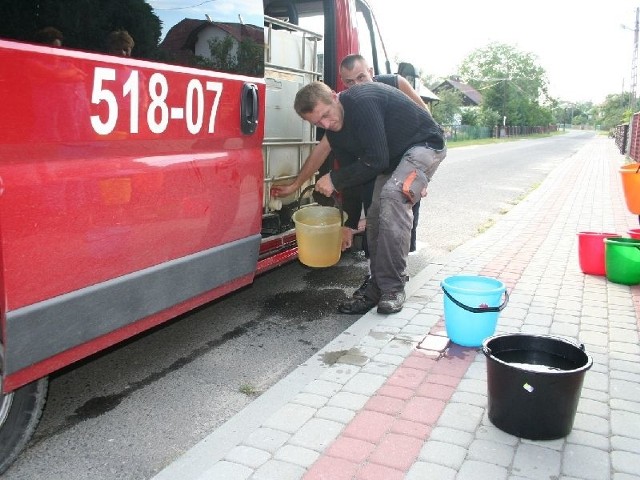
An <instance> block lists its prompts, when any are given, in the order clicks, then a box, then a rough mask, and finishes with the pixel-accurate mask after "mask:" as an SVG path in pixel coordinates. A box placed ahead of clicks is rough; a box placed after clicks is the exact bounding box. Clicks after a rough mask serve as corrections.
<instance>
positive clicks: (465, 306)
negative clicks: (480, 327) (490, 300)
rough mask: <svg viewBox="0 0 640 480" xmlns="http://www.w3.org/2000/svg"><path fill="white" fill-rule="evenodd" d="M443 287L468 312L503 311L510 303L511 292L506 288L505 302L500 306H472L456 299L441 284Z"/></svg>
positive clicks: (449, 296) (454, 301) (452, 299)
mask: <svg viewBox="0 0 640 480" xmlns="http://www.w3.org/2000/svg"><path fill="white" fill-rule="evenodd" d="M440 287H441V288H442V291H443V292H444V294H445V295H446V296H447V297H448V298H449V300H451V301H452V302H453V303H455V304H456V305H457V306H459V307H460V308H463V309H465V310H466V311H467V312H472V313H495V312H501V311H502V310H503V309H504V307H506V306H507V303H509V293H508V292H507V291H506V290H505V291H504V302H502V305H500V306H498V307H470V306H469V305H465V304H464V303H462V302H460V301H458V300H456V299H455V298H453V297H452V296H451V294H450V293H449V292H447V290H446V289H445V288H444V286H443V285H441V286H440Z"/></svg>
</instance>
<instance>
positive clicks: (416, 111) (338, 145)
mask: <svg viewBox="0 0 640 480" xmlns="http://www.w3.org/2000/svg"><path fill="white" fill-rule="evenodd" d="M294 109H295V111H296V113H297V114H298V115H300V117H302V118H303V119H304V120H306V121H308V122H309V123H311V124H312V125H315V126H317V127H321V128H323V129H325V130H326V134H325V136H326V137H327V141H328V143H329V147H330V148H331V149H332V150H333V151H334V152H335V154H336V156H337V157H338V158H339V159H340V168H339V169H333V170H331V171H330V172H329V173H327V174H325V175H323V176H322V177H320V179H318V181H317V182H316V184H315V189H316V191H318V192H320V193H321V194H323V195H325V196H327V197H328V196H330V195H331V194H332V193H333V192H334V191H336V190H337V191H340V190H342V189H344V188H349V187H352V186H355V185H360V184H362V183H366V182H368V181H369V180H371V179H373V178H375V184H374V190H373V195H372V202H371V205H370V207H369V211H368V214H367V229H366V234H367V241H368V246H369V256H370V268H371V280H370V282H368V284H367V285H366V287H365V289H364V292H363V295H362V296H354V297H352V298H351V299H348V300H347V301H345V302H343V303H341V304H340V305H339V307H338V309H339V311H340V312H342V313H348V314H363V313H365V312H367V311H368V310H370V309H371V308H373V307H374V306H376V305H377V306H378V309H377V310H378V312H379V313H385V314H388V313H396V312H399V311H400V310H402V307H403V304H404V301H405V292H404V283H405V279H404V271H405V269H406V265H407V255H408V253H409V239H410V236H411V228H412V223H413V214H412V207H413V205H414V204H415V203H416V202H417V201H418V200H419V199H420V198H421V197H424V196H425V195H426V192H427V185H428V183H429V181H430V180H431V178H432V176H433V174H434V173H435V171H436V169H437V168H438V166H439V165H440V163H441V162H442V160H443V159H444V158H445V156H446V144H445V139H444V136H443V132H442V128H441V127H440V126H439V125H438V124H437V123H436V122H435V121H434V120H433V117H432V116H431V114H430V113H429V111H428V110H427V109H426V108H423V107H419V106H418V105H416V104H415V102H413V101H411V99H409V98H408V97H407V96H406V95H404V94H403V93H401V92H400V91H398V89H396V88H393V87H390V86H388V85H384V84H382V83H380V82H368V83H363V84H360V85H355V86H353V87H351V88H349V89H348V90H345V91H344V92H341V93H340V95H338V94H337V93H335V92H333V91H332V90H331V89H330V88H329V87H328V86H327V85H325V84H324V83H322V82H312V83H310V84H308V85H306V86H304V87H303V88H302V89H300V90H299V91H298V93H297V94H296V98H295V102H294Z"/></svg>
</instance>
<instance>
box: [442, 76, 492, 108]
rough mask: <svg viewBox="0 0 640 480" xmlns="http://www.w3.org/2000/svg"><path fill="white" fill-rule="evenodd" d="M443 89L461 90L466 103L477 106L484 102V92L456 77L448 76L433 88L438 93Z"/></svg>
mask: <svg viewBox="0 0 640 480" xmlns="http://www.w3.org/2000/svg"><path fill="white" fill-rule="evenodd" d="M442 90H456V91H458V92H460V93H461V94H462V95H463V100H464V103H465V105H476V106H477V105H481V104H482V94H481V93H480V92H478V91H477V90H476V89H475V88H473V87H472V86H471V85H467V84H466V83H462V82H461V81H459V80H456V79H455V78H448V79H446V80H445V81H444V82H442V83H440V84H439V85H438V86H436V87H434V89H433V91H434V92H436V93H437V92H439V91H442Z"/></svg>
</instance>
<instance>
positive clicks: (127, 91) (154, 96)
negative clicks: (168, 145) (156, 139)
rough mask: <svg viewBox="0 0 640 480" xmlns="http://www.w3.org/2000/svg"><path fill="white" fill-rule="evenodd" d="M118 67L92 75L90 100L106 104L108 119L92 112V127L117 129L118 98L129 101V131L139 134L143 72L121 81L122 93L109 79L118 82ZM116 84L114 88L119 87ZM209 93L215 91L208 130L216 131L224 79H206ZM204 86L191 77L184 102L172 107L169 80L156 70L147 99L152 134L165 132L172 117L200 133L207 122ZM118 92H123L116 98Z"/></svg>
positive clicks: (133, 72) (100, 131)
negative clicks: (141, 75) (168, 99)
mask: <svg viewBox="0 0 640 480" xmlns="http://www.w3.org/2000/svg"><path fill="white" fill-rule="evenodd" d="M115 80H116V70H115V69H113V68H104V67H96V68H95V70H94V75H93V90H92V91H91V103H93V104H94V105H99V104H100V102H106V104H107V118H106V119H105V120H102V118H101V117H100V115H91V126H92V127H93V130H94V131H95V132H96V133H97V134H98V135H108V134H110V133H111V132H113V130H114V129H115V128H116V123H117V122H118V115H119V113H120V108H119V103H118V99H120V100H121V101H125V100H126V99H127V98H128V99H129V101H128V105H127V107H128V110H129V133H138V131H139V125H138V122H139V119H138V114H139V110H140V90H139V88H140V75H139V73H138V71H137V70H131V73H130V74H129V77H128V78H127V79H126V80H125V81H124V83H122V84H121V85H122V92H114V89H113V88H109V87H110V86H111V85H110V82H115ZM117 86H118V85H117V84H114V85H113V87H117ZM205 88H206V91H207V92H215V95H214V98H213V101H212V102H211V112H210V115H209V122H208V128H207V133H213V132H214V131H215V124H216V113H217V112H218V105H219V103H220V97H221V96H222V83H221V82H212V81H207V82H205ZM204 92H205V89H203V86H202V82H201V81H200V80H198V79H197V78H192V79H191V80H189V83H188V84H187V90H186V92H185V101H184V104H183V105H180V106H173V107H170V106H169V105H167V97H168V96H169V83H168V82H167V78H166V77H165V76H164V75H163V74H161V73H158V72H156V73H154V74H153V75H151V77H149V85H148V98H149V99H150V102H145V103H148V106H147V112H146V116H145V117H146V120H147V126H148V127H149V130H150V131H151V132H152V133H156V134H160V133H163V132H164V131H165V130H166V129H167V126H168V125H169V121H170V120H184V121H185V124H186V127H187V130H188V131H189V133H191V134H192V135H196V134H198V133H200V131H201V130H202V125H203V124H204V114H205V93H204ZM116 95H120V96H119V97H117V96H116Z"/></svg>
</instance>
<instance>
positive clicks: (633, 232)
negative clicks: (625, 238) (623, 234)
mask: <svg viewBox="0 0 640 480" xmlns="http://www.w3.org/2000/svg"><path fill="white" fill-rule="evenodd" d="M627 233H628V234H629V237H630V238H640V228H630V229H629V230H627Z"/></svg>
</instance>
